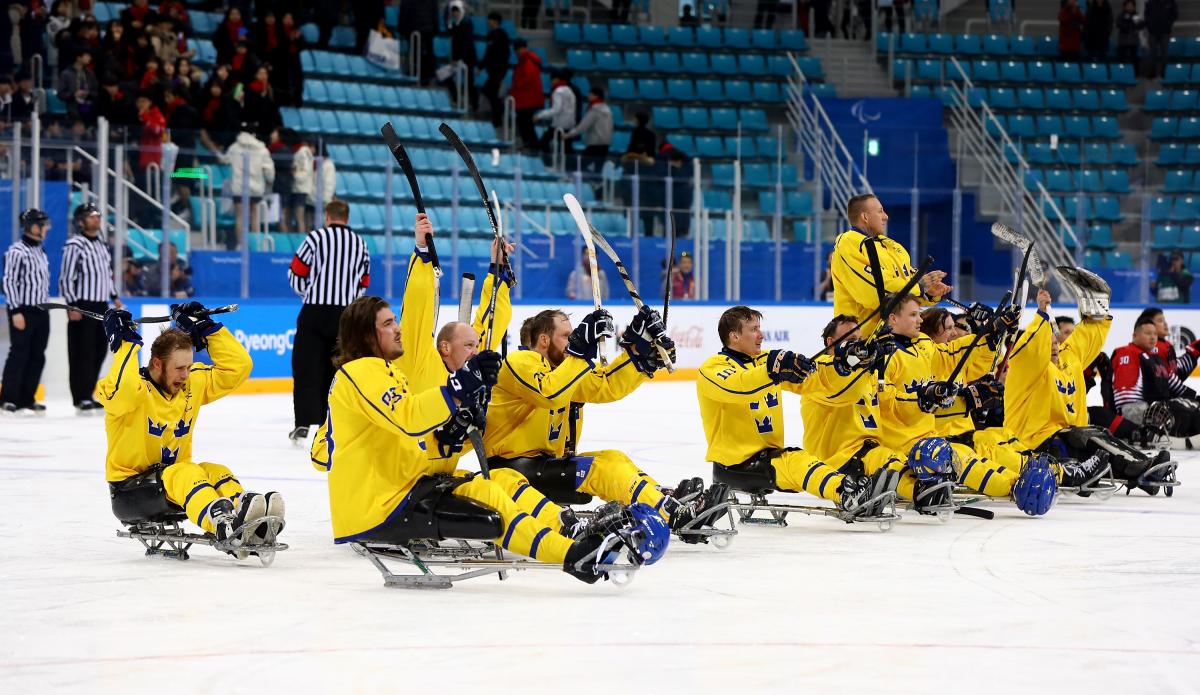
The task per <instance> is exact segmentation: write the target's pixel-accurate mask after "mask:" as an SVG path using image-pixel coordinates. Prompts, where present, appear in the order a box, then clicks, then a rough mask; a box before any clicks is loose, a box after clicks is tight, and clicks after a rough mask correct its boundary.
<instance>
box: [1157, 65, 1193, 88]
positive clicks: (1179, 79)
mask: <svg viewBox="0 0 1200 695" xmlns="http://www.w3.org/2000/svg"><path fill="white" fill-rule="evenodd" d="M1191 77H1192V66H1191V65H1189V64H1187V63H1171V64H1170V65H1168V66H1167V71H1166V75H1165V76H1164V77H1163V80H1162V83H1163V84H1169V85H1176V84H1187V83H1188V82H1189V81H1191Z"/></svg>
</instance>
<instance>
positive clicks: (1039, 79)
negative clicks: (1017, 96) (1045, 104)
mask: <svg viewBox="0 0 1200 695" xmlns="http://www.w3.org/2000/svg"><path fill="white" fill-rule="evenodd" d="M1025 68H1026V70H1027V71H1028V73H1029V81H1030V82H1034V83H1037V84H1055V83H1056V80H1055V79H1054V64H1053V63H1047V62H1045V61H1041V60H1035V61H1033V62H1032V63H1027V64H1026V65H1025Z"/></svg>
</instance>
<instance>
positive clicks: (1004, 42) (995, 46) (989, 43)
mask: <svg viewBox="0 0 1200 695" xmlns="http://www.w3.org/2000/svg"><path fill="white" fill-rule="evenodd" d="M983 52H984V54H986V55H990V56H993V57H995V58H997V59H999V58H1002V57H1006V56H1008V54H1009V48H1008V37H1007V36H1005V35H1004V34H988V35H987V36H984V37H983Z"/></svg>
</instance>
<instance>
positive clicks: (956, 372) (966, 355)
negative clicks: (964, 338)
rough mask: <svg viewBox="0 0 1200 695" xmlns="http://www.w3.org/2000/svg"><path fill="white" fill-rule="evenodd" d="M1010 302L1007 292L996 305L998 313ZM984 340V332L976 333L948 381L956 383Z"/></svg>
mask: <svg viewBox="0 0 1200 695" xmlns="http://www.w3.org/2000/svg"><path fill="white" fill-rule="evenodd" d="M1008 300H1009V295H1008V293H1007V292H1005V293H1004V296H1003V297H1001V298H1000V303H999V304H997V305H996V308H997V311H998V310H999V309H1001V308H1003V307H1004V305H1005V304H1008ZM982 339H983V332H982V331H976V333H975V338H974V339H972V340H971V344H970V345H968V346H967V351H966V352H964V353H963V356H962V357H961V358H959V360H958V364H956V365H954V371H952V372H950V378H949V379H947V380H946V381H954V380H955V379H957V378H958V375H959V373H960V372H962V370H963V367H964V366H966V364H967V360H969V359H971V353H972V352H974V351H975V346H976V345H979V341H980V340H982ZM996 347H997V351H999V347H1000V346H999V345H997V346H996Z"/></svg>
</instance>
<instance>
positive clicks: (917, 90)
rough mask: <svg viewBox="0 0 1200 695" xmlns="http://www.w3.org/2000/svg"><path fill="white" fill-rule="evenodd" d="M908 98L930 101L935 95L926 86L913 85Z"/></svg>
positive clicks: (931, 89)
mask: <svg viewBox="0 0 1200 695" xmlns="http://www.w3.org/2000/svg"><path fill="white" fill-rule="evenodd" d="M908 96H909V97H910V98H912V99H931V98H934V97H935V96H936V95H935V94H934V93H933V88H931V87H930V86H929V85H927V84H914V85H913V86H912V89H911V90H909V92H908Z"/></svg>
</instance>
